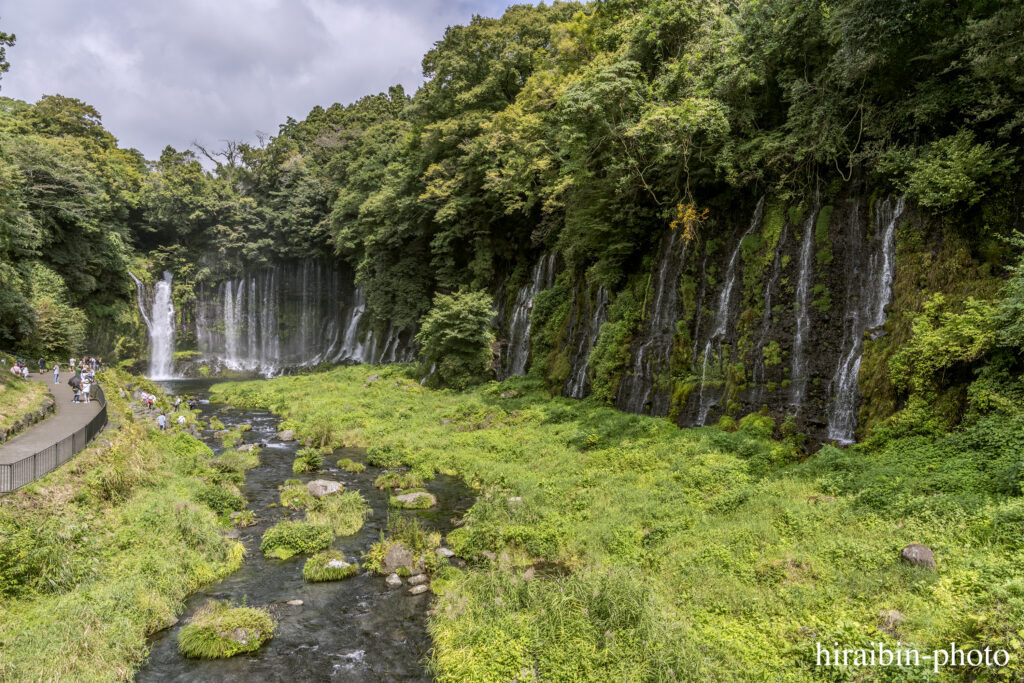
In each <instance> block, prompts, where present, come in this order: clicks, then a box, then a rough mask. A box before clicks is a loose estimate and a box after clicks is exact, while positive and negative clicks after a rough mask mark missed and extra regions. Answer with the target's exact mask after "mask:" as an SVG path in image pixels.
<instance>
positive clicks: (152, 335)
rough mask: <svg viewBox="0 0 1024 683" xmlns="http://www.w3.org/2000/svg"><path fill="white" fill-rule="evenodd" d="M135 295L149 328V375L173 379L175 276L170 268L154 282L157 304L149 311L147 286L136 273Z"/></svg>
mask: <svg viewBox="0 0 1024 683" xmlns="http://www.w3.org/2000/svg"><path fill="white" fill-rule="evenodd" d="M128 275H130V276H131V278H132V280H133V281H134V282H135V297H136V301H137V302H138V305H139V313H141V314H142V319H143V321H144V322H145V323H146V329H148V330H149V378H150V379H171V378H172V377H173V376H174V301H172V299H171V279H172V276H171V274H170V273H169V272H167V271H166V270H165V271H164V277H163V279H162V280H159V281H158V282H157V283H156V284H155V285H154V286H153V304H152V306H151V308H150V312H149V313H146V305H145V295H144V290H145V287H144V285H143V284H142V282H141V281H140V280H139V279H138V278H137V277H135V275H134V274H133V273H128Z"/></svg>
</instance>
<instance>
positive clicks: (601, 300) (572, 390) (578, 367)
mask: <svg viewBox="0 0 1024 683" xmlns="http://www.w3.org/2000/svg"><path fill="white" fill-rule="evenodd" d="M607 319H608V290H607V289H605V287H604V285H601V286H600V287H598V288H597V293H596V296H595V299H594V301H593V302H591V300H590V297H584V305H583V308H582V310H577V307H573V320H572V321H570V323H569V329H570V330H571V331H572V332H571V333H570V335H569V338H570V340H572V339H576V349H575V355H574V357H573V361H572V371H571V372H570V373H569V377H568V378H566V380H565V387H564V388H563V391H562V394H563V395H564V396H568V397H569V398H586V396H587V395H588V394H589V393H590V352H591V351H593V350H594V346H595V345H596V344H597V338H598V336H599V335H600V334H601V325H603V324H604V323H605V321H606V320H607Z"/></svg>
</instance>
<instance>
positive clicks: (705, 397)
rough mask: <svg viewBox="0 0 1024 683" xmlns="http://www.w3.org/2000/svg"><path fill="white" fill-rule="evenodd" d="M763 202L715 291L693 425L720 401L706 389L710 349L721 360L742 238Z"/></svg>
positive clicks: (710, 366) (754, 225)
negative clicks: (713, 317) (712, 320)
mask: <svg viewBox="0 0 1024 683" xmlns="http://www.w3.org/2000/svg"><path fill="white" fill-rule="evenodd" d="M764 202H765V198H764V197H761V199H760V200H759V201H758V202H757V207H756V208H755V209H754V216H753V218H751V220H750V227H748V228H747V230H746V232H744V233H743V234H742V235H740V238H739V240H737V241H736V248H735V249H733V252H732V255H731V256H730V257H729V262H728V264H727V265H726V269H725V284H724V285H723V286H722V291H721V293H720V294H719V295H718V306H717V308H716V309H715V326H714V329H713V330H712V332H711V334H710V335H709V336H708V339H707V342H706V344H705V345H704V356H703V360H702V362H701V378H700V393H699V394H698V398H697V406H698V409H697V425H698V426H703V425H704V423H705V422H706V421H707V419H708V413H709V412H710V411H711V408H713V407H714V406H716V405H718V404H719V403H721V401H722V399H724V398H725V395H724V394H723V395H721V396H714V395H712V392H710V391H707V388H708V387H707V385H708V376H709V371H712V372H713V371H715V370H716V369H715V368H714V366H713V364H712V362H711V356H712V352H713V349H714V348H715V347H717V352H718V359H717V360H718V361H719V363H720V362H721V360H722V340H723V339H724V338H725V336H726V332H728V330H729V310H730V304H731V302H732V292H733V289H734V288H735V286H736V264H737V262H738V261H739V257H740V251H741V250H742V247H743V240H745V239H746V238H747V235H749V234H751V233H752V232H754V230H756V229H757V228H759V227H760V225H761V219H762V217H763V216H764Z"/></svg>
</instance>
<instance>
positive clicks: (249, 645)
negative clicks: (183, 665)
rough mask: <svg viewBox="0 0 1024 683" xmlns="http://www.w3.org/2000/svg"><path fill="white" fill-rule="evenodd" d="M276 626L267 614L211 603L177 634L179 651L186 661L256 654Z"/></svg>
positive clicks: (262, 611) (223, 603)
mask: <svg viewBox="0 0 1024 683" xmlns="http://www.w3.org/2000/svg"><path fill="white" fill-rule="evenodd" d="M276 626H277V624H276V623H275V621H274V619H273V618H272V617H271V616H270V613H269V612H268V611H267V610H265V609H260V608H256V607H231V606H229V605H228V603H227V602H219V601H216V600H211V601H210V602H208V603H206V605H204V606H203V607H201V608H200V609H199V610H198V611H197V612H196V613H195V615H193V617H192V618H191V619H190V620H189V622H188V624H186V625H185V626H183V627H182V629H181V630H180V631H179V632H178V650H179V651H180V652H181V654H183V655H185V656H186V657H194V658H199V659H221V658H224V657H233V656H235V655H237V654H241V653H243V652H255V651H256V650H258V649H259V648H260V646H261V645H263V643H265V642H267V641H268V640H270V638H271V637H273V634H274V628H275V627H276Z"/></svg>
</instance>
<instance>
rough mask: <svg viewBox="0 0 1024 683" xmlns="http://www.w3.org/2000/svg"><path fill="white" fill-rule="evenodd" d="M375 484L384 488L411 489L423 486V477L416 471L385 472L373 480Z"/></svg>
mask: <svg viewBox="0 0 1024 683" xmlns="http://www.w3.org/2000/svg"><path fill="white" fill-rule="evenodd" d="M373 485H374V486H376V487H377V488H379V489H381V490H384V489H409V488H416V487H418V486H423V478H422V477H420V476H419V475H418V474H416V473H415V472H385V473H384V474H381V475H379V476H378V477H377V478H376V479H374V480H373Z"/></svg>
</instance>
